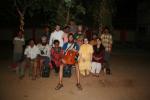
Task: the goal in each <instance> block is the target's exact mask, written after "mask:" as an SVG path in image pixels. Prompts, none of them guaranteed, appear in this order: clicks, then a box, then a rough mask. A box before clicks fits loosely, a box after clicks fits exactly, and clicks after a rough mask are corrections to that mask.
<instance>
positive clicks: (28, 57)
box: [19, 40, 40, 80]
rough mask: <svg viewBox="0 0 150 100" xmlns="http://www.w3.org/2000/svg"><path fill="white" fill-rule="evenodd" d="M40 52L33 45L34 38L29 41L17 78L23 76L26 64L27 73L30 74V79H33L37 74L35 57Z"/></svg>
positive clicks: (36, 57)
mask: <svg viewBox="0 0 150 100" xmlns="http://www.w3.org/2000/svg"><path fill="white" fill-rule="evenodd" d="M39 54H40V51H39V49H38V47H37V46H36V45H35V43H34V40H30V41H29V45H28V46H27V47H26V49H25V52H24V55H25V57H24V60H23V61H22V63H21V65H20V67H19V78H21V79H22V78H23V77H24V69H25V67H26V65H27V64H29V65H28V67H29V74H30V75H32V79H33V80H35V79H36V76H37V59H38V56H39Z"/></svg>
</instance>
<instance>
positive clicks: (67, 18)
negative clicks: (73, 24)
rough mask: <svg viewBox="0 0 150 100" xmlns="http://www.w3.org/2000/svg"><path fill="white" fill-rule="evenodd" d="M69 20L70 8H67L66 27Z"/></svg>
mask: <svg viewBox="0 0 150 100" xmlns="http://www.w3.org/2000/svg"><path fill="white" fill-rule="evenodd" d="M69 20H70V8H68V11H67V17H66V25H68V23H69Z"/></svg>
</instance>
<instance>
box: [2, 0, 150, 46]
mask: <svg viewBox="0 0 150 100" xmlns="http://www.w3.org/2000/svg"><path fill="white" fill-rule="evenodd" d="M77 1H78V2H80V3H82V4H83V6H84V7H85V8H88V7H89V5H92V4H93V2H95V1H97V0H77ZM149 4H150V2H149V1H148V0H115V3H114V9H115V12H114V14H113V16H112V25H113V27H114V30H119V33H117V34H116V36H115V35H114V37H116V38H117V39H116V38H114V40H115V39H116V41H120V40H121V32H122V31H126V33H127V34H126V36H127V39H126V40H127V42H132V43H133V44H134V43H135V44H136V43H138V46H140V47H141V46H143V44H146V46H147V44H149V41H150V38H149V37H150V19H149V18H150V17H149V16H150V8H149ZM52 12H53V11H51V12H50V15H48V14H43V12H42V11H41V12H40V13H35V14H34V16H33V17H29V14H27V15H26V16H25V28H32V27H33V26H36V27H39V28H41V27H42V26H43V24H44V23H45V22H46V18H48V17H49V19H50V22H49V23H51V21H52V20H53V17H54V16H53V15H51V14H52ZM144 12H145V13H144ZM16 15H17V12H16V10H15V9H14V6H13V1H12V0H5V1H1V3H0V28H1V29H7V28H8V29H9V28H11V29H13V32H14V30H16V29H17V27H18V25H19V20H18V16H16ZM78 18H79V19H81V20H82V23H83V24H84V25H87V26H89V27H91V26H92V24H93V19H92V16H91V14H90V13H88V12H87V13H86V14H85V15H83V16H78ZM41 19H42V20H41ZM2 32H4V31H1V36H2V37H3V33H2ZM130 32H131V33H130ZM118 34H120V36H118ZM141 34H142V36H141ZM130 35H132V36H130ZM5 37H6V36H5ZM11 37H12V36H11ZM131 38H132V39H131ZM9 39H10V38H9ZM1 40H3V38H2V39H1ZM139 41H140V43H139ZM136 45H137V44H136ZM148 48H149V47H148Z"/></svg>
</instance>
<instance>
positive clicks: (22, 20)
mask: <svg viewBox="0 0 150 100" xmlns="http://www.w3.org/2000/svg"><path fill="white" fill-rule="evenodd" d="M17 11H18V14H19V21H20V25H19V29H20V30H21V31H23V32H24V13H23V12H21V11H20V10H19V8H17Z"/></svg>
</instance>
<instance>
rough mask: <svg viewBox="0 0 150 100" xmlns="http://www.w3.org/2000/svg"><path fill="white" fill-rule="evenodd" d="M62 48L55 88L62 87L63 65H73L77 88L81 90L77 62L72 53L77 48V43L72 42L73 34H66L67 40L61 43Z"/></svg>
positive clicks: (75, 51)
mask: <svg viewBox="0 0 150 100" xmlns="http://www.w3.org/2000/svg"><path fill="white" fill-rule="evenodd" d="M63 50H64V52H65V53H64V57H63V59H62V64H61V65H60V70H59V83H58V85H57V86H56V88H55V89H56V90H59V89H60V88H62V87H63V83H62V78H63V68H64V66H65V65H75V67H76V75H77V84H76V86H77V88H78V89H80V90H82V86H81V84H80V80H79V68H78V64H77V62H75V56H72V55H74V54H73V53H77V52H78V50H79V45H78V44H77V43H74V39H73V34H69V35H68V42H66V43H65V44H64V45H63ZM70 51H71V52H72V54H69V52H70Z"/></svg>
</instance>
